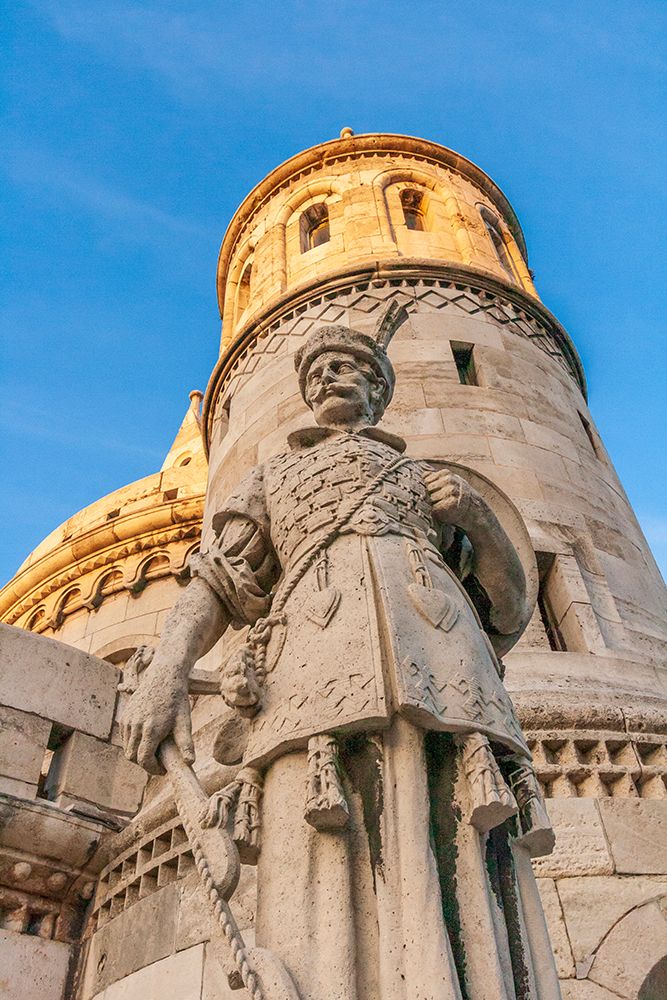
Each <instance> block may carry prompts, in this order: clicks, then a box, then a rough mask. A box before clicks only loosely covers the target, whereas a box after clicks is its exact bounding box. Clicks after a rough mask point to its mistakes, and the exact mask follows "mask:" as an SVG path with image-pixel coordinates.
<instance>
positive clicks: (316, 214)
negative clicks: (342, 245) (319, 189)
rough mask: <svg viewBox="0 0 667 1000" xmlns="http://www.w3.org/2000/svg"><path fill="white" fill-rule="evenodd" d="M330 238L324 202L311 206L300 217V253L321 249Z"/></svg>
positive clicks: (327, 212) (327, 213) (327, 215)
mask: <svg viewBox="0 0 667 1000" xmlns="http://www.w3.org/2000/svg"><path fill="white" fill-rule="evenodd" d="M330 238H331V236H330V233H329V211H328V209H327V206H326V205H325V204H324V202H320V204H319V205H311V206H310V208H307V209H306V211H305V212H304V213H303V215H302V216H301V253H307V252H308V251H309V250H314V249H315V247H321V246H322V244H323V243H328V242H329V240H330Z"/></svg>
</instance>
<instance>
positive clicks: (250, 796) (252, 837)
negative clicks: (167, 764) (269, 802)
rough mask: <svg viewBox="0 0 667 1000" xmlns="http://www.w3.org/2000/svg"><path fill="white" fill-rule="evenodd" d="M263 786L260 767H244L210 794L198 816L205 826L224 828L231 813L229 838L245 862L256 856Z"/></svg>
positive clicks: (245, 863)
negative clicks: (231, 822)
mask: <svg viewBox="0 0 667 1000" xmlns="http://www.w3.org/2000/svg"><path fill="white" fill-rule="evenodd" d="M263 788H264V779H263V777H262V775H261V774H260V773H259V771H258V770H256V768H254V767H244V768H243V770H242V771H239V773H238V775H237V776H236V780H235V781H232V782H230V783H229V784H228V785H226V787H225V788H222V789H221V790H220V791H219V792H214V794H213V795H211V796H210V798H209V800H208V802H207V803H206V805H205V806H204V808H203V809H202V811H201V813H200V817H199V818H200V822H201V824H202V826H204V827H206V828H211V827H217V828H224V827H226V826H227V824H228V822H229V818H230V816H233V817H234V826H233V833H232V840H233V841H234V843H235V844H236V847H237V849H238V852H239V859H240V861H241V863H242V864H244V865H256V864H257V858H258V857H259V846H260V836H259V829H260V822H259V804H260V802H261V798H262V791H263Z"/></svg>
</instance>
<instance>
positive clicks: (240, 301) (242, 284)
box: [236, 261, 252, 316]
mask: <svg viewBox="0 0 667 1000" xmlns="http://www.w3.org/2000/svg"><path fill="white" fill-rule="evenodd" d="M251 280H252V261H250V262H249V263H248V264H246V266H245V267H244V268H243V273H242V274H241V280H240V281H239V290H238V297H237V299H236V302H237V308H236V315H237V316H242V315H243V313H244V312H245V311H246V309H247V308H248V303H249V301H250V282H251Z"/></svg>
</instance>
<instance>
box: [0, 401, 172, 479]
mask: <svg viewBox="0 0 667 1000" xmlns="http://www.w3.org/2000/svg"><path fill="white" fill-rule="evenodd" d="M26 412H29V414H30V419H29V420H26ZM54 412H55V408H54V411H51V410H46V409H44V408H43V407H40V406H39V405H35V401H34V400H32V401H31V402H30V404H28V402H27V401H26V400H25V399H21V400H19V401H17V400H15V399H12V398H11V397H9V398H8V397H7V396H5V399H4V401H3V405H2V408H0V434H2V435H6V436H8V437H9V436H12V435H15V436H17V437H19V438H32V439H33V440H37V441H43V442H44V443H45V444H49V445H55V446H58V447H61V448H66V449H75V450H76V452H77V453H79V454H84V453H85V452H89V451H94V452H96V453H99V452H100V451H102V452H105V451H106V452H109V453H111V454H117V455H124V456H126V457H130V456H137V457H139V458H145V459H146V460H147V462H148V463H152V465H155V463H156V461H158V462H159V461H160V457H159V455H157V456H156V452H155V449H153V448H148V447H146V446H143V445H140V444H134V443H132V442H131V441H124V440H122V439H120V438H116V437H114V435H113V434H112V433H111V431H110V427H109V426H107V428H106V429H105V433H104V434H96V435H93V434H91V430H90V422H89V421H88V420H83V421H82V426H80V427H77V426H76V421H75V420H74V419H72V420H71V421H70V422H69V423H67V422H63V421H59V420H57V419H54ZM166 447H167V446H166V445H165V451H166ZM155 468H157V466H155ZM152 471H155V469H153V468H152V466H151V467H150V468H148V470H147V473H146V474H147V475H148V474H149V473H150V472H152Z"/></svg>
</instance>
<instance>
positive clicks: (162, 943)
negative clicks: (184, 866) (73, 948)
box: [82, 883, 201, 1000]
mask: <svg viewBox="0 0 667 1000" xmlns="http://www.w3.org/2000/svg"><path fill="white" fill-rule="evenodd" d="M178 895H179V887H178V886H177V885H176V884H175V883H174V884H172V885H169V886H166V887H165V888H164V889H160V890H159V892H155V893H153V895H151V896H147V897H146V898H145V899H140V900H139V901H138V902H137V903H135V904H134V905H133V906H131V907H130V908H129V909H128V910H126V911H125V912H124V913H121V914H119V915H118V916H117V917H115V918H114V919H113V920H112V921H111V922H110V923H108V924H105V925H104V926H103V927H101V928H100V930H99V931H97V933H96V934H94V935H93V938H92V941H91V946H90V952H89V955H88V959H87V963H86V977H85V982H84V985H83V989H82V998H83V1000H89V998H90V997H94V996H96V995H97V994H99V993H102V991H103V990H106V988H107V987H108V986H110V985H111V984H113V983H115V982H117V981H118V980H120V979H124V978H125V977H126V976H129V975H131V974H132V973H133V972H136V971H137V970H138V969H143V967H144V966H150V965H152V963H154V962H158V961H159V960H160V959H162V958H166V956H167V955H170V954H171V953H172V952H173V951H174V944H175V936H176V921H177V916H178ZM186 961H187V960H186ZM199 981H201V977H200V980H199ZM149 995H150V994H149ZM143 996H146V993H143Z"/></svg>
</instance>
